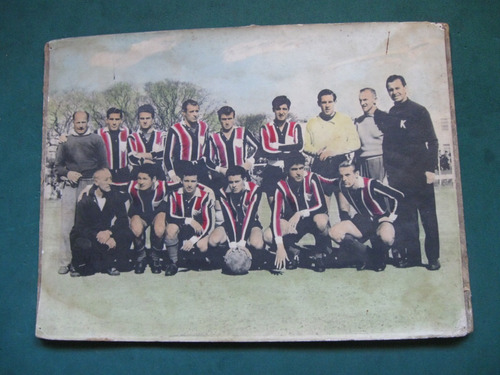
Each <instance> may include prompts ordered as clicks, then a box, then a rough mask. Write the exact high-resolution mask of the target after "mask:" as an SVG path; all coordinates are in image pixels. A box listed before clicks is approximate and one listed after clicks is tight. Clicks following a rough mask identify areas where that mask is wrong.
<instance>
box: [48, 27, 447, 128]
mask: <svg viewBox="0 0 500 375" xmlns="http://www.w3.org/2000/svg"><path fill="white" fill-rule="evenodd" d="M444 35H445V34H444V31H443V30H442V28H441V26H440V25H436V24H430V23H404V24H398V23H378V24H377V23H365V24H336V25H304V26H300V25H294V26H267V27H261V26H259V27H241V28H231V29H203V30H181V31H165V32H153V33H139V34H118V35H107V36H99V37H85V38H73V39H63V40H59V41H53V42H50V48H51V53H50V75H49V78H50V81H49V95H59V94H61V93H63V92H65V91H66V90H71V89H83V90H87V91H93V90H104V89H106V88H108V87H109V86H110V85H112V84H114V83H117V82H129V83H131V84H133V85H136V86H137V87H142V86H143V85H144V83H146V82H156V81H162V80H164V79H172V80H179V81H186V82H192V83H194V84H197V85H199V86H201V87H203V88H204V89H206V90H208V91H209V92H210V93H211V94H212V97H213V99H214V100H215V101H216V103H220V105H221V106H222V105H225V104H228V105H231V106H233V107H234V108H235V110H236V112H237V114H238V113H240V114H249V113H263V112H265V113H268V114H269V116H272V112H271V101H272V99H273V98H274V97H275V96H277V95H287V96H288V97H289V98H290V100H291V101H292V106H291V111H292V112H293V113H294V114H296V115H297V116H298V117H299V118H300V119H306V118H310V117H312V116H315V115H317V114H318V112H319V110H318V107H317V104H316V95H317V93H318V92H319V91H320V90H321V89H323V88H330V89H332V90H333V91H334V92H336V94H337V96H338V100H337V110H338V111H340V112H344V113H347V114H348V115H350V116H351V117H357V116H359V115H360V114H361V110H360V107H359V103H358V93H359V90H360V89H361V88H363V87H367V86H368V87H372V88H374V89H376V90H377V92H378V94H379V95H378V97H379V99H378V102H379V107H380V108H381V109H386V110H387V109H389V108H390V107H391V106H392V102H391V101H390V99H389V97H388V95H387V92H386V91H385V80H386V78H387V77H388V76H389V75H391V74H401V75H403V76H404V77H405V78H406V80H407V83H408V91H409V96H410V98H411V99H413V100H415V101H416V102H419V103H420V104H422V105H424V106H426V107H427V109H428V110H429V111H430V112H431V115H432V116H433V119H434V121H437V120H438V119H440V118H443V117H445V118H449V117H450V111H449V95H448V79H447V73H446V57H445V45H444ZM202 110H203V108H202Z"/></svg>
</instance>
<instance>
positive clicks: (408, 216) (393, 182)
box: [388, 171, 439, 263]
mask: <svg viewBox="0 0 500 375" xmlns="http://www.w3.org/2000/svg"><path fill="white" fill-rule="evenodd" d="M388 180H389V185H390V186H392V187H394V188H396V189H398V190H400V191H401V192H403V194H404V195H405V198H404V200H403V201H402V202H400V211H399V215H398V218H397V220H396V222H395V223H394V227H395V229H396V246H395V247H396V248H397V249H398V250H400V251H403V250H404V249H406V254H407V257H408V260H409V261H410V263H421V262H422V256H421V249H420V239H419V226H418V215H419V214H420V218H421V220H422V226H423V228H424V232H425V245H424V247H425V255H426V257H427V259H428V260H429V261H434V260H437V259H439V228H438V221H437V214H436V197H435V193H434V185H433V184H427V183H426V180H425V172H422V173H419V174H407V173H398V172H392V173H391V172H390V171H388Z"/></svg>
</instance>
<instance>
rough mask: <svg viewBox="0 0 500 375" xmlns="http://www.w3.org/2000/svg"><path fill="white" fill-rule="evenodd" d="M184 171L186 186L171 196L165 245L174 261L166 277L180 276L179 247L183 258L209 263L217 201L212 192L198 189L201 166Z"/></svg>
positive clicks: (187, 167)
mask: <svg viewBox="0 0 500 375" xmlns="http://www.w3.org/2000/svg"><path fill="white" fill-rule="evenodd" d="M182 170H183V174H182V175H181V182H182V187H181V188H179V189H177V190H175V191H174V192H172V193H170V194H169V195H168V207H167V223H168V224H167V229H166V237H165V244H166V245H167V251H168V253H169V255H170V261H168V262H167V263H168V264H167V265H166V270H165V276H172V275H175V274H176V273H177V269H178V266H177V261H178V258H179V256H178V251H179V246H180V250H181V256H180V258H181V259H186V260H187V261H192V262H196V260H198V261H201V262H202V263H205V259H206V257H205V254H206V252H207V250H208V234H209V232H210V230H211V228H212V212H211V211H212V208H213V202H212V199H211V197H210V193H209V192H208V191H207V190H205V189H200V187H199V186H198V175H197V167H196V166H195V165H192V164H188V165H186V166H185V167H183V168H182ZM179 243H180V244H179ZM187 258H190V259H187Z"/></svg>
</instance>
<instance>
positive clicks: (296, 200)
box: [271, 172, 328, 243]
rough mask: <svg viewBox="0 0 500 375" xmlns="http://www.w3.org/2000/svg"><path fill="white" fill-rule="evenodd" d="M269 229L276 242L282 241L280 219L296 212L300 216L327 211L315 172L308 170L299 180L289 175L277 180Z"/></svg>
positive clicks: (288, 217)
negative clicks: (299, 213)
mask: <svg viewBox="0 0 500 375" xmlns="http://www.w3.org/2000/svg"><path fill="white" fill-rule="evenodd" d="M272 211H273V212H272V218H271V229H272V231H273V234H274V238H275V240H276V242H277V243H280V242H282V237H283V235H282V231H281V226H280V219H285V220H289V219H290V218H291V217H292V216H293V215H294V214H295V213H296V212H301V216H302V217H309V216H311V217H312V216H314V215H316V214H320V213H327V212H328V210H327V206H326V201H325V195H324V193H323V188H322V187H321V183H320V181H319V179H318V176H317V175H316V174H315V173H312V172H308V173H306V175H305V176H304V179H303V180H302V181H301V182H296V181H294V180H292V179H290V178H289V177H287V178H285V179H284V180H281V181H280V182H278V185H277V189H276V192H275V193H274V206H273V210H272Z"/></svg>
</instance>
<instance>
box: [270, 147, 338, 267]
mask: <svg viewBox="0 0 500 375" xmlns="http://www.w3.org/2000/svg"><path fill="white" fill-rule="evenodd" d="M285 170H286V171H287V174H288V175H287V177H286V178H285V179H283V180H281V181H280V182H279V183H278V187H277V189H276V192H275V195H274V205H273V210H272V218H271V228H272V229H271V230H269V229H268V230H266V234H265V238H266V242H268V243H270V242H272V240H274V242H275V244H276V246H277V249H276V259H275V266H276V268H278V269H282V268H283V267H285V265H287V268H292V269H293V268H297V266H298V264H299V250H298V249H297V248H296V247H295V246H294V245H295V244H296V243H297V242H298V241H299V240H300V239H301V238H302V237H304V236H305V235H306V234H307V233H311V234H313V235H314V236H315V238H316V251H317V254H316V262H315V271H318V272H323V271H324V270H325V268H324V263H323V259H322V258H323V255H324V254H325V253H326V251H327V246H328V244H329V243H330V239H329V238H328V211H327V208H326V202H325V197H324V193H323V189H322V187H321V183H320V181H319V179H318V177H317V176H316V175H315V174H314V173H308V172H306V171H305V157H304V155H302V154H299V153H297V154H294V155H290V156H289V157H288V158H287V159H286V161H285ZM290 259H291V261H290ZM287 262H288V264H287Z"/></svg>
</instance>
